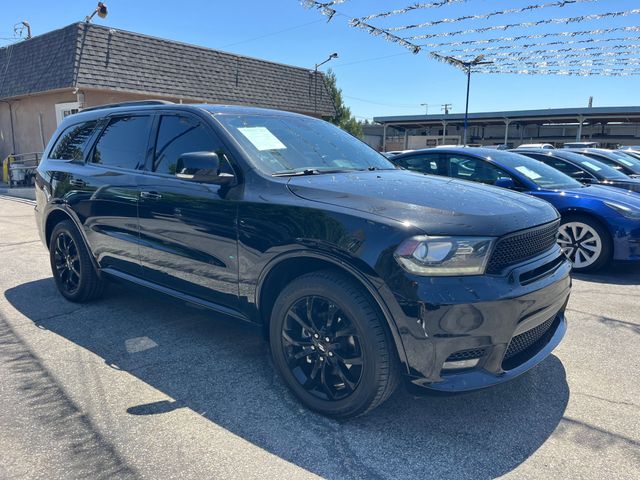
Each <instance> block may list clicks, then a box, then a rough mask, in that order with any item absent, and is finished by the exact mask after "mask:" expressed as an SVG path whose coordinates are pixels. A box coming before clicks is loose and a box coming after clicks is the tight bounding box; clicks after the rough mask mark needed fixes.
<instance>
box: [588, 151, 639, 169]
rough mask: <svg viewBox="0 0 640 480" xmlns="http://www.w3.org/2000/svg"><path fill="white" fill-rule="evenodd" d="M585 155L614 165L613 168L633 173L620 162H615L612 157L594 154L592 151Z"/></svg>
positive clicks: (611, 165)
mask: <svg viewBox="0 0 640 480" xmlns="http://www.w3.org/2000/svg"><path fill="white" fill-rule="evenodd" d="M583 155H585V156H587V157H589V158H593V159H594V160H598V161H599V162H602V163H604V164H605V165H609V166H610V167H613V168H615V169H616V170H618V171H620V172H625V173H631V172H629V171H627V169H625V168H624V167H623V166H622V165H619V164H618V163H616V162H614V161H613V160H611V159H610V158H607V157H601V156H600V155H592V154H590V153H584V154H583Z"/></svg>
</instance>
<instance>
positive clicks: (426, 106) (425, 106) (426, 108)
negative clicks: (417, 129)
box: [420, 103, 429, 115]
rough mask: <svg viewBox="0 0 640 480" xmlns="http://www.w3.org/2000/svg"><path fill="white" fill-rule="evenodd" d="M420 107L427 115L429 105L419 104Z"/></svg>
mask: <svg viewBox="0 0 640 480" xmlns="http://www.w3.org/2000/svg"><path fill="white" fill-rule="evenodd" d="M420 106H421V107H424V114H425V115H429V104H428V103H421V104H420Z"/></svg>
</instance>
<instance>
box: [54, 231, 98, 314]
mask: <svg viewBox="0 0 640 480" xmlns="http://www.w3.org/2000/svg"><path fill="white" fill-rule="evenodd" d="M49 258H50V261H51V271H52V272H53V278H54V280H55V282H56V286H57V287H58V290H59V291H60V293H61V294H62V295H63V296H64V297H65V298H66V299H67V300H70V301H72V302H77V303H82V302H87V301H89V300H93V299H95V298H98V297H99V296H100V295H101V294H102V292H103V289H104V280H102V279H101V278H100V277H99V276H98V272H96V269H95V268H94V266H93V263H91V257H90V256H89V252H88V251H87V248H86V247H85V244H84V242H83V240H82V238H81V237H80V233H79V232H78V229H77V228H76V227H75V225H74V224H73V222H71V221H70V220H65V221H62V222H60V223H58V224H57V225H56V226H55V227H54V229H53V232H52V234H51V240H50V243H49Z"/></svg>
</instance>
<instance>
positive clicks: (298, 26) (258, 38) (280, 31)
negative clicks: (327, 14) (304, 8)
mask: <svg viewBox="0 0 640 480" xmlns="http://www.w3.org/2000/svg"><path fill="white" fill-rule="evenodd" d="M320 22H324V20H323V19H319V20H314V21H312V22H307V23H303V24H301V25H296V26H295V27H289V28H284V29H282V30H277V31H275V32H271V33H265V34H264V35H259V36H257V37H253V38H248V39H246V40H241V41H239V42H234V43H228V44H226V45H222V46H221V47H220V48H227V47H233V46H235V45H240V44H243V43H249V42H253V41H255V40H260V39H262V38H266V37H272V36H274V35H279V34H281V33H285V32H290V31H292V30H297V29H298V28H302V27H306V26H308V25H313V24H314V23H320Z"/></svg>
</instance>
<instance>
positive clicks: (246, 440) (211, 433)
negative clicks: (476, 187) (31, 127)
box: [0, 198, 640, 479]
mask: <svg viewBox="0 0 640 480" xmlns="http://www.w3.org/2000/svg"><path fill="white" fill-rule="evenodd" d="M568 321H569V330H568V333H567V336H566V337H565V339H564V341H563V343H562V344H561V345H560V346H559V347H558V349H556V351H555V352H554V354H553V355H552V356H550V357H549V358H548V359H547V360H545V361H544V362H543V363H542V364H540V365H539V366H538V367H536V368H535V369H533V370H532V371H530V372H529V373H527V374H525V375H523V376H521V377H519V378H517V379H516V380H514V381H512V382H510V383H507V384H504V385H500V386H498V387H495V388H491V389H488V390H484V391H480V392H475V393H471V394H466V395H460V396H448V397H443V396H415V395H412V394H410V393H408V392H406V391H405V390H404V389H400V390H399V391H398V392H397V393H396V394H395V395H394V396H393V397H392V398H391V399H390V400H389V401H388V402H386V403H385V404H383V405H382V406H381V407H380V408H378V409H377V410H375V411H374V412H372V413H370V414H369V415H367V416H365V417H361V418H358V419H355V420H351V421H348V422H336V421H333V420H329V419H326V418H324V417H321V416H318V415H316V414H314V413H311V412H309V411H308V410H305V409H304V408H302V407H301V405H300V404H299V403H298V402H297V401H296V400H295V399H294V398H293V397H292V395H290V394H289V392H288V391H287V389H286V388H285V387H284V385H283V384H282V382H281V381H280V379H279V378H278V377H277V375H276V374H275V372H274V369H273V368H272V365H271V360H270V356H269V350H268V346H267V344H266V343H265V342H264V341H263V340H262V338H261V337H260V335H259V334H258V332H257V331H254V330H253V329H251V328H248V327H244V326H241V325H236V324H234V323H231V322H229V321H226V320H224V319H221V318H217V316H216V314H212V313H210V312H207V311H203V310H197V309H195V308H191V307H188V306H185V305H181V304H180V303H177V302H175V301H172V300H169V299H165V298H163V297H159V296H157V295H155V294H150V293H148V292H145V291H142V290H137V289H132V288H131V287H128V286H123V285H114V286H111V287H110V288H109V290H108V292H107V294H106V296H105V297H104V298H103V299H102V300H100V301H97V302H95V303H91V304H87V305H76V304H72V303H69V302H67V301H65V300H64V299H63V298H62V297H61V296H60V295H59V294H58V293H57V291H56V289H55V285H54V283H53V280H52V278H51V273H50V270H49V263H48V252H47V251H46V249H45V248H44V247H43V246H42V244H41V243H40V241H39V240H38V234H37V231H36V227H35V224H34V219H33V205H32V204H29V203H28V202H24V201H18V200H11V199H7V198H0V379H1V380H0V405H2V406H3V408H2V409H1V410H0V478H1V479H4V478H12V479H18V478H47V479H54V478H56V479H57V478H91V479H99V478H154V479H155V478H163V479H169V478H180V479H191V478H194V479H202V478H242V479H249V478H263V479H264V478H283V479H284V478H286V479H297V478H317V477H326V478H333V479H361V478H367V479H368V478H372V479H387V478H389V479H405V478H438V479H443V478H456V479H457V478H473V479H485V478H495V477H501V476H504V477H505V478H514V479H515V478H517V479H528V478H545V479H548V478H558V479H566V478H581V479H583V478H584V479H588V478H594V479H602V478H608V479H626V478H628V479H637V478H640V360H639V358H640V347H639V345H640V267H639V266H615V267H611V268H609V269H608V270H606V271H604V272H602V273H600V274H597V275H589V276H587V275H580V276H576V278H575V280H574V291H573V294H572V298H571V301H570V303H569V307H568Z"/></svg>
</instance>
